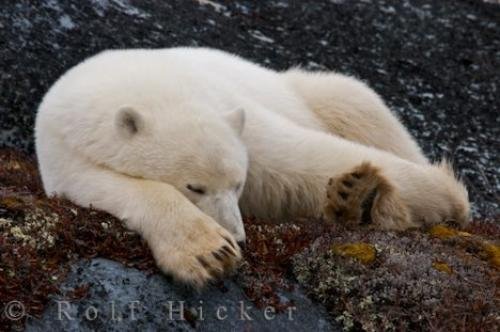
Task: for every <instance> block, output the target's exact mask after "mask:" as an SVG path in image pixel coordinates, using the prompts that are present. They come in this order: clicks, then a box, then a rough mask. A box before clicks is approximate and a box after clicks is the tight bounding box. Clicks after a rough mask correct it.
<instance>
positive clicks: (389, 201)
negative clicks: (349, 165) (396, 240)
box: [325, 162, 413, 230]
mask: <svg viewBox="0 0 500 332" xmlns="http://www.w3.org/2000/svg"><path fill="white" fill-rule="evenodd" d="M325 216H326V218H327V219H329V220H332V221H334V222H338V223H344V224H346V225H349V226H352V225H361V224H372V225H376V226H378V227H381V228H385V229H400V230H402V229H406V228H409V227H412V226H413V224H412V222H411V220H410V216H409V213H408V209H407V207H406V206H405V205H404V204H402V202H401V200H400V199H399V197H398V195H397V192H396V190H395V189H394V188H393V186H392V185H391V184H390V183H389V181H388V180H387V179H386V178H385V177H384V176H383V175H382V174H381V172H380V171H379V169H378V168H377V167H375V166H373V165H371V164H370V163H368V162H364V163H362V164H361V165H359V166H357V167H355V168H354V169H352V170H351V171H350V172H347V173H345V174H342V175H340V176H337V177H335V178H331V179H330V180H329V181H328V185H327V203H326V207H325Z"/></svg>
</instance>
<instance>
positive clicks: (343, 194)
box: [339, 191, 349, 201]
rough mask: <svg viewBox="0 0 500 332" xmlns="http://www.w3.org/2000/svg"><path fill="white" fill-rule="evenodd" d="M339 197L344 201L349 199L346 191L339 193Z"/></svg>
mask: <svg viewBox="0 0 500 332" xmlns="http://www.w3.org/2000/svg"><path fill="white" fill-rule="evenodd" d="M339 195H340V197H342V199H343V200H344V201H345V200H346V199H347V198H348V197H349V194H348V193H346V192H345V191H339Z"/></svg>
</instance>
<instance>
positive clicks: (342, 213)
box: [335, 210, 344, 219]
mask: <svg viewBox="0 0 500 332" xmlns="http://www.w3.org/2000/svg"><path fill="white" fill-rule="evenodd" d="M343 215H344V212H343V211H342V210H336V211H335V217H336V218H337V219H340V218H341V217H342V216H343Z"/></svg>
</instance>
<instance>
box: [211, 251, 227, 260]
mask: <svg viewBox="0 0 500 332" xmlns="http://www.w3.org/2000/svg"><path fill="white" fill-rule="evenodd" d="M212 255H214V257H215V259H216V260H218V261H219V262H222V261H224V258H222V256H221V254H219V253H218V252H212Z"/></svg>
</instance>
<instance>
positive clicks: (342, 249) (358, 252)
mask: <svg viewBox="0 0 500 332" xmlns="http://www.w3.org/2000/svg"><path fill="white" fill-rule="evenodd" d="M332 250H333V253H335V254H337V255H340V256H344V257H352V258H355V259H357V260H359V261H360V262H361V263H363V264H369V263H372V262H373V261H374V260H375V256H376V250H375V247H374V246H372V245H370V244H367V243H347V244H334V245H333V246H332Z"/></svg>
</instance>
